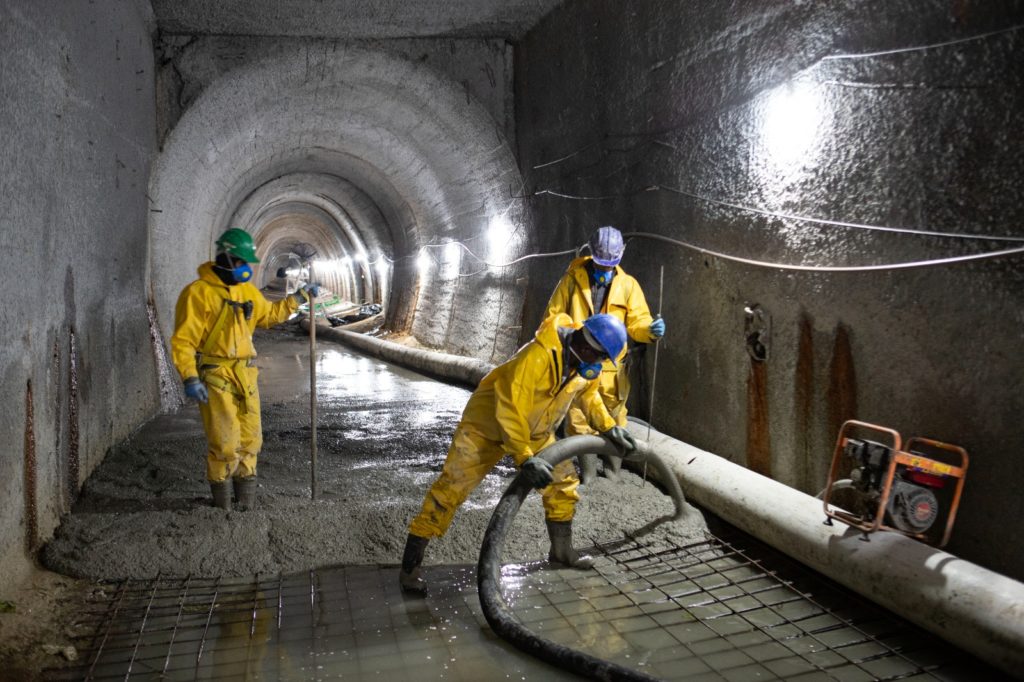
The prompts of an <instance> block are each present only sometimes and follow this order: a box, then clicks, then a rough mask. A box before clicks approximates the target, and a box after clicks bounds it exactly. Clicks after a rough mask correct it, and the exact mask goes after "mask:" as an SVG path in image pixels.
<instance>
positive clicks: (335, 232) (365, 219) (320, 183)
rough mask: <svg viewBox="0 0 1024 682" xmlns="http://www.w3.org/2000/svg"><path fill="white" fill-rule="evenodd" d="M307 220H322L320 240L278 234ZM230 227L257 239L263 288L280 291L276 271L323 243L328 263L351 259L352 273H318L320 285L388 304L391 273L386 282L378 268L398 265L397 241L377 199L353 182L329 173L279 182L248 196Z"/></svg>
mask: <svg viewBox="0 0 1024 682" xmlns="http://www.w3.org/2000/svg"><path fill="white" fill-rule="evenodd" d="M303 215H305V216H306V217H313V218H316V217H319V218H320V219H319V220H315V221H314V223H319V225H320V229H321V230H322V232H323V233H322V234H321V235H320V236H319V237H318V236H317V235H316V234H309V233H306V232H305V231H303V230H302V229H296V230H292V229H287V227H286V229H276V227H277V226H276V223H278V222H280V221H290V220H294V219H295V218H296V217H297V216H303ZM229 222H230V224H232V225H239V226H242V227H244V228H245V229H247V230H249V231H250V232H251V233H252V234H253V238H254V240H255V241H256V253H257V255H258V256H259V257H260V260H261V261H264V263H265V267H263V268H261V271H260V273H259V275H258V278H257V285H258V286H260V287H261V288H262V287H263V286H266V285H271V286H274V285H278V286H280V283H279V282H276V281H275V280H276V279H277V278H276V276H275V274H276V271H277V269H278V267H279V266H282V265H283V266H286V267H287V266H288V265H289V263H287V262H286V261H288V260H289V258H288V256H289V254H290V252H291V251H292V250H293V248H292V247H293V246H294V245H295V244H297V243H299V242H307V243H320V244H322V246H323V252H322V253H321V258H322V259H323V260H327V261H335V262H336V261H341V260H345V259H348V260H349V261H350V264H349V266H348V267H347V268H345V270H347V271H346V272H341V271H339V270H338V269H337V268H335V269H333V271H328V272H320V273H318V275H317V279H318V280H319V281H322V282H323V283H324V284H325V285H326V286H327V287H328V288H330V289H331V290H332V291H336V292H338V293H339V294H341V295H342V298H343V299H346V300H350V301H353V302H356V303H363V302H380V303H383V302H384V300H383V298H382V293H383V292H381V291H380V289H381V288H382V287H381V286H380V284H381V282H380V280H381V279H385V280H386V271H384V274H385V276H384V277H381V272H382V271H381V269H380V268H378V267H372V266H373V265H375V264H377V263H382V262H384V263H386V262H387V261H389V260H394V247H393V244H394V242H395V239H396V237H395V236H393V235H391V234H390V231H389V225H388V222H387V220H386V219H385V217H384V215H383V214H382V213H381V212H380V210H379V209H378V208H377V206H376V204H375V203H374V202H373V200H372V199H371V198H370V197H369V196H368V195H367V194H366V193H365V192H363V191H362V190H360V189H359V188H358V187H356V186H355V185H353V184H352V183H351V182H349V181H347V180H345V179H343V178H340V177H338V176H335V175H327V174H323V173H319V174H317V173H294V174H290V175H286V176H282V177H279V178H275V179H274V180H271V181H270V182H268V183H266V184H264V185H263V186H261V187H259V188H258V189H257V190H255V191H254V192H253V193H252V194H250V195H249V196H248V197H246V198H245V199H244V200H243V201H242V202H241V204H240V205H239V207H238V209H237V210H236V211H235V213H234V214H233V215H232V217H231V219H230V221H229ZM296 222H298V221H296ZM344 279H348V280H351V284H352V287H351V288H352V291H351V292H348V291H343V289H344V288H345V287H344V286H343V283H342V280H344ZM291 284H292V283H291V282H289V283H288V285H291ZM384 289H385V290H386V285H385V287H384Z"/></svg>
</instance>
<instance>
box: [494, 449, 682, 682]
mask: <svg viewBox="0 0 1024 682" xmlns="http://www.w3.org/2000/svg"><path fill="white" fill-rule="evenodd" d="M591 453H596V454H600V455H613V456H619V455H620V454H621V453H620V452H619V450H618V448H617V447H615V445H613V444H612V443H611V442H609V441H608V440H606V439H604V438H601V437H600V436H572V437H570V438H566V439H564V440H560V441H558V442H556V443H555V444H553V445H551V446H550V447H548V448H546V449H544V450H543V451H541V452H539V453H537V455H536V456H537V457H543V458H544V459H545V460H546V461H547V462H549V463H550V464H551V465H552V466H554V465H556V464H558V463H559V462H563V461H565V460H567V459H571V458H572V457H576V456H579V455H585V454H591ZM624 459H625V460H626V461H640V462H642V461H646V462H648V464H649V465H650V466H652V467H653V468H654V469H655V470H656V471H657V472H658V473H659V474H661V480H662V481H666V482H667V488H668V492H669V495H670V496H671V497H672V501H673V503H674V504H675V513H674V514H673V515H672V516H665V517H662V518H660V519H654V520H652V523H651V524H648V527H650V526H653V525H655V524H659V523H663V522H666V521H676V520H679V519H682V518H683V517H684V516H686V515H687V514H688V513H691V512H690V511H689V510H691V509H692V507H690V506H689V505H687V504H686V501H685V499H684V497H683V491H682V489H681V488H680V487H679V481H678V479H677V478H676V477H675V476H672V475H670V469H669V468H668V467H667V466H666V465H665V463H664V461H662V460H661V459H660V458H659V457H658V456H657V455H655V454H654V453H653V452H651V450H650V448H649V447H648V445H647V443H646V442H645V441H642V440H637V449H636V450H634V451H633V452H632V453H630V454H629V455H627V456H626V457H625V458H624ZM531 490H532V488H531V487H530V485H529V484H528V483H526V482H525V481H524V480H523V477H522V475H519V476H516V478H515V480H513V481H512V483H511V485H509V487H508V489H507V490H506V491H505V494H504V495H502V497H501V500H500V501H499V502H498V504H497V506H496V507H495V509H494V514H493V515H492V516H491V521H490V523H489V524H488V525H487V531H486V532H485V533H484V541H483V545H482V546H481V548H480V560H479V563H478V564H477V578H476V579H477V587H478V589H479V592H480V605H481V606H482V607H483V612H484V617H486V618H487V623H488V624H489V625H490V626H491V629H492V630H494V631H495V632H496V633H497V634H498V635H499V636H501V637H502V638H504V639H505V640H507V641H508V642H510V643H511V644H513V645H514V646H516V647H517V648H519V649H521V650H523V651H525V652H527V653H529V654H531V655H533V656H536V657H537V658H540V659H542V660H544V661H547V662H548V663H551V664H552V665H556V666H558V667H560V668H563V669H565V670H569V671H572V672H574V673H577V674H580V675H586V676H587V677H591V678H593V679H597V680H654V679H656V678H654V677H651V676H650V675H647V674H645V673H642V672H639V671H637V670H633V669H631V668H626V667H624V666H621V665H618V664H616V663H611V662H609V661H605V660H602V659H600V658H597V657H596V656H591V655H589V654H586V653H583V652H580V651H576V650H574V649H570V648H569V647H566V646H563V645H561V644H557V643H555V642H552V641H550V640H548V639H545V638H543V637H540V636H538V635H536V634H534V633H533V632H531V631H530V630H529V629H528V628H526V627H525V626H524V625H523V624H522V623H521V622H519V619H518V618H517V617H516V616H515V614H513V613H512V611H511V610H510V609H509V607H508V604H507V603H506V602H505V598H504V596H503V595H502V593H501V550H502V546H503V544H504V541H505V535H506V534H507V532H508V530H509V528H510V526H511V525H512V521H513V520H514V519H515V516H516V514H517V513H518V512H519V508H520V507H521V506H522V504H523V501H524V500H525V499H526V496H527V495H529V493H530V491H531ZM692 513H698V512H696V511H693V512H692Z"/></svg>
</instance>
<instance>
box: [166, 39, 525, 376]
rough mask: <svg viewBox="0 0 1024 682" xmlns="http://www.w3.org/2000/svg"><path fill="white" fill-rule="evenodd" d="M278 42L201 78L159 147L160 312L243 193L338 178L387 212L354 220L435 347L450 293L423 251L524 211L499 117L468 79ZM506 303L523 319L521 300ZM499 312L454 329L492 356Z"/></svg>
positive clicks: (406, 312)
mask: <svg viewBox="0 0 1024 682" xmlns="http://www.w3.org/2000/svg"><path fill="white" fill-rule="evenodd" d="M269 44H271V43H268V45H269ZM272 44H273V45H274V47H273V48H271V47H267V49H266V50H263V51H262V52H261V51H259V50H257V51H256V52H259V53H260V54H259V58H258V59H254V60H251V61H250V60H243V63H242V64H241V65H240V66H237V68H234V69H231V70H229V71H226V72H224V73H223V74H222V75H220V76H217V77H215V78H214V79H213V80H212V81H211V82H210V84H209V85H207V86H205V87H204V88H202V92H201V94H199V95H198V96H197V97H196V98H195V100H193V101H191V102H190V103H189V105H188V109H187V110H186V111H185V113H184V115H183V116H182V117H181V119H180V120H179V121H178V122H177V124H176V125H175V127H174V129H173V130H172V131H171V133H170V135H169V136H168V137H167V139H166V141H165V143H164V147H163V150H162V153H161V155H160V157H159V158H158V160H157V164H156V166H155V169H156V170H155V171H154V176H153V181H152V185H151V191H150V196H151V197H152V198H153V202H154V206H155V207H156V208H157V209H158V210H159V211H160V212H159V213H154V214H153V215H152V217H151V228H152V234H153V258H152V268H153V287H154V292H155V296H156V301H157V307H158V309H159V310H161V311H170V310H172V309H173V306H174V301H175V299H176V297H177V295H178V292H179V291H180V290H181V288H182V286H184V285H185V284H186V283H187V282H188V281H189V280H190V279H192V278H193V277H194V264H198V263H199V262H201V261H203V260H205V259H207V258H208V257H209V256H210V251H211V248H212V246H211V245H212V241H213V239H214V237H215V236H216V234H218V233H219V231H220V230H222V229H224V228H225V227H227V226H228V221H229V219H230V218H231V216H232V215H233V214H234V213H235V212H236V211H237V210H238V208H239V206H240V205H241V204H242V202H243V201H245V199H246V198H247V197H249V196H252V195H253V193H254V192H257V191H258V190H259V189H260V188H261V187H264V186H265V185H267V184H268V183H270V182H274V181H277V180H278V179H280V178H284V177H288V176H292V175H296V174H320V175H325V176H336V177H339V178H342V179H344V180H346V181H348V182H350V183H351V184H353V185H354V186H356V187H357V188H358V189H359V190H360V191H361V192H363V193H364V194H365V195H366V196H368V197H369V198H370V199H372V201H373V202H374V203H375V205H376V206H377V208H378V209H379V211H380V214H381V215H382V216H383V218H384V220H385V225H383V226H382V225H379V224H373V225H357V226H356V227H357V228H358V229H360V230H364V229H365V230H377V231H380V233H379V234H378V238H379V239H380V240H381V241H386V242H389V243H390V244H391V249H390V252H391V253H393V254H394V257H395V258H396V263H395V265H394V271H393V276H392V282H391V290H392V294H391V304H392V305H391V306H390V310H389V315H388V319H389V323H390V324H391V325H392V326H393V327H397V328H403V329H411V331H412V332H413V333H414V334H415V335H416V336H417V338H419V339H420V340H421V341H423V342H424V343H426V344H428V345H432V346H440V345H441V344H443V343H444V337H445V336H446V335H447V333H448V327H447V324H448V321H449V317H450V316H449V315H447V314H445V313H443V312H442V311H447V310H448V309H449V307H450V305H451V303H450V301H449V298H448V297H450V296H451V295H452V292H451V290H450V289H448V290H447V293H446V292H445V290H444V288H443V287H444V286H445V284H444V281H443V280H444V278H443V276H442V274H441V273H440V272H439V271H438V270H436V269H435V270H432V271H430V272H428V273H426V274H425V275H422V276H421V274H420V273H419V272H418V270H417V267H416V261H417V255H418V249H419V248H420V247H424V246H427V245H436V244H442V243H444V242H446V241H448V240H468V239H469V238H470V237H473V238H476V237H478V236H479V233H480V232H482V231H483V230H484V229H485V228H486V227H487V225H488V221H489V220H490V218H491V217H492V216H493V215H495V214H497V213H499V212H503V213H504V214H506V215H507V217H508V218H509V220H511V221H513V222H515V221H516V220H519V213H518V211H519V208H518V204H519V202H518V201H515V202H513V201H512V200H511V199H510V198H509V192H510V187H518V186H519V185H520V183H519V181H518V180H519V176H518V171H517V169H516V167H515V163H514V160H513V158H512V152H511V149H510V147H509V145H508V143H507V141H506V140H505V138H504V135H503V134H502V130H501V126H499V125H498V123H497V122H496V121H495V119H494V118H492V117H491V116H490V115H489V114H488V112H487V111H486V110H485V109H484V108H483V107H482V106H480V105H479V104H478V103H477V102H476V101H475V99H473V98H469V99H468V100H467V95H466V90H465V88H464V86H462V85H460V84H458V83H456V82H454V81H453V80H452V79H451V78H448V77H446V76H445V75H444V74H443V73H441V72H439V71H437V70H435V69H434V68H433V67H431V66H429V65H425V64H423V63H422V62H421V61H419V60H410V59H407V58H406V57H405V56H403V55H402V54H401V53H399V52H394V51H390V50H381V49H366V48H364V47H360V46H356V45H346V44H335V43H327V42H322V41H320V42H308V41H279V42H273V43H272ZM250 56H252V55H250ZM218 69H219V67H218V68H215V69H214V71H215V72H216V73H220V71H219V70H218ZM333 199H336V200H337V199H338V198H337V197H333ZM511 204H515V206H512V205H511ZM342 208H343V209H344V208H345V206H342ZM376 256H377V254H370V257H371V258H375V257H376ZM257 275H258V273H257ZM512 277H514V273H513V274H512V275H510V276H509V277H506V278H505V280H504V281H506V282H511V281H512V279H511V278H512ZM498 286H500V285H498ZM418 296H419V297H418ZM438 296H440V297H441V299H437V298H436V297H438ZM431 297H434V298H431ZM460 300H461V304H462V305H473V304H474V301H475V300H477V297H475V296H473V295H472V294H471V295H470V297H469V298H468V299H467V298H462V299H460ZM479 300H482V298H480V299H479ZM478 309H480V308H479V307H478ZM505 310H508V311H511V312H510V313H508V314H514V315H515V316H518V313H519V308H518V306H511V307H509V308H506V309H505ZM413 312H415V314H414V315H413V314H412V313H413ZM499 314H500V313H499V312H497V311H495V310H488V309H481V312H480V314H479V315H478V316H477V317H476V318H475V319H473V320H472V327H471V328H470V329H459V328H456V329H455V330H454V333H455V334H456V338H464V337H468V336H469V335H470V334H471V333H472V334H473V339H474V342H475V344H476V345H475V346H474V349H475V352H477V353H479V354H480V355H478V357H481V359H490V355H491V353H492V351H493V347H494V334H495V330H496V329H497V328H498V327H499V326H501V325H502V324H508V323H507V322H504V321H502V320H500V319H499ZM164 325H165V328H164V332H165V334H166V333H167V332H168V331H169V329H168V328H167V325H168V321H166V320H164Z"/></svg>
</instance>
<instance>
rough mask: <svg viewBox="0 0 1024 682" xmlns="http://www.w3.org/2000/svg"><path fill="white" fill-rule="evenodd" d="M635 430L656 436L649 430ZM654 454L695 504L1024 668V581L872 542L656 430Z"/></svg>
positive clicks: (899, 539) (783, 490)
mask: <svg viewBox="0 0 1024 682" xmlns="http://www.w3.org/2000/svg"><path fill="white" fill-rule="evenodd" d="M629 430H630V431H631V432H632V433H633V434H634V435H635V436H636V437H637V438H647V437H648V436H647V433H648V431H647V426H645V425H639V424H635V423H631V424H630V425H629ZM650 446H651V449H652V450H653V451H654V452H657V453H658V454H659V455H660V456H661V457H662V459H663V460H664V461H665V463H666V464H667V465H668V467H669V468H671V469H672V470H673V471H674V472H675V474H676V475H677V476H678V477H679V481H680V483H681V484H682V487H683V493H684V494H685V495H686V497H687V499H689V500H692V501H695V502H697V503H698V504H700V505H701V506H703V507H705V508H707V509H708V510H710V511H711V512H714V513H715V514H717V515H718V516H720V517H722V518H723V519H724V520H726V521H728V522H729V523H731V524H733V525H734V526H737V527H738V528H740V529H742V530H744V531H746V532H747V533H750V534H751V535H753V536H755V537H757V538H759V539H760V540H762V541H764V542H766V543H768V544H770V545H772V546H773V547H775V548H776V549H778V550H780V551H782V552H784V553H786V554H788V555H789V556H791V557H793V558H794V559H796V560H798V561H800V562H801V563H804V564H806V565H807V566H809V567H811V568H813V569H815V570H817V571H819V572H820V573H823V574H825V575H827V576H828V577H830V578H832V579H833V580H835V581H836V582H838V583H841V584H843V585H845V586H846V587H848V588H850V589H851V590H854V591H855V592H857V593H859V594H862V595H864V596H865V597H867V598H868V599H870V600H872V601H874V602H876V603H878V604H880V605H882V606H884V607H885V608H887V609H889V610H891V611H893V612H894V613H897V614H899V615H900V616H902V617H904V618H906V619H907V620H909V621H911V622H913V623H916V624H917V625H919V626H920V627H922V628H924V629H925V630H928V631H929V632H932V633H934V634H936V635H938V636H939V637H942V638H943V639H945V640H946V641H948V642H950V643H952V644H954V645H956V646H958V647H960V648H962V649H965V650H966V651H969V652H971V653H973V654H974V655H976V656H978V657H979V658H981V659H983V660H985V661H987V662H989V663H992V664H993V665H996V666H998V667H1000V668H1002V669H1003V670H1005V671H1006V672H1008V673H1010V674H1011V675H1015V676H1016V675H1019V674H1021V671H1022V670H1024V583H1020V582H1018V581H1016V580H1013V579H1011V578H1008V577H1006V576H1004V575H1000V574H998V573H995V572H993V571H990V570H988V569H986V568H982V567H981V566H978V565H976V564H972V563H971V562H969V561H965V560H963V559H960V558H958V557H956V556H953V555H952V554H949V553H947V552H944V551H942V550H940V549H936V548H934V547H931V546H929V545H926V544H924V543H922V542H918V541H917V540H912V539H910V538H908V537H906V536H904V535H901V534H899V533H894V532H888V531H880V532H876V533H872V534H870V536H869V537H870V540H869V541H868V542H864V541H863V540H861V532H860V531H857V530H854V529H851V528H850V527H849V526H847V525H845V524H843V523H841V522H839V521H834V522H833V523H834V525H832V526H826V525H825V524H824V523H823V522H824V520H825V512H824V508H823V506H822V502H821V500H818V499H815V498H813V497H811V496H810V495H806V494H804V493H802V492H800V491H798V490H796V489H794V488H790V487H789V486H787V485H784V484H782V483H779V482H777V481H773V480H772V479H770V478H767V477H765V476H762V475H760V474H757V473H754V472H753V471H751V470H749V469H747V468H745V467H742V466H739V465H737V464H733V463H732V462H730V461H728V460H726V459H724V458H722V457H719V456H718V455H713V454H711V453H710V452H705V451H704V450H699V449H697V448H695V447H693V446H691V445H687V444H686V443H683V442H682V441H678V440H676V439H674V438H670V437H668V436H666V435H665V434H663V433H660V432H658V431H657V430H655V429H651V431H650Z"/></svg>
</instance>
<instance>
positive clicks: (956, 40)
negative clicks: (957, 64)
mask: <svg viewBox="0 0 1024 682" xmlns="http://www.w3.org/2000/svg"><path fill="white" fill-rule="evenodd" d="M1022 28H1024V24H1014V25H1013V26H1007V27H1005V28H999V29H996V30H994V31H988V32H986V33H979V34H977V35H973V36H967V37H966V38H954V39H953V40H946V41H943V42H941V43H929V44H927V45H913V46H911V47H896V48H893V49H891V50H877V51H875V52H854V53H850V54H830V55H828V56H826V57H822V58H821V60H820V61H823V62H828V61H834V60H841V59H867V58H870V57H883V56H885V55H890V54H903V53H905V52H921V51H924V50H934V49H935V48H939V47H949V46H951V45H960V44H963V43H969V42H972V41H975V40H984V39H985V38H991V37H992V36H998V35H1002V34H1004V33H1011V32H1013V31H1019V30H1020V29H1022Z"/></svg>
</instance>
